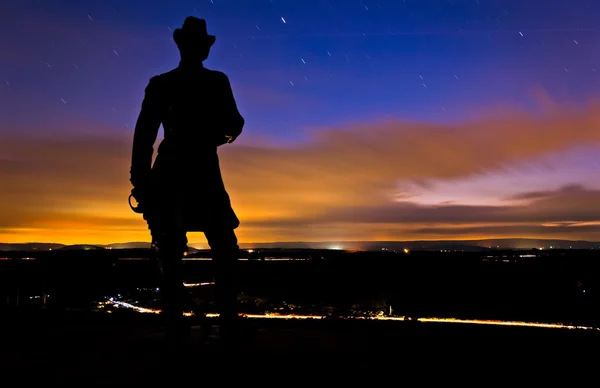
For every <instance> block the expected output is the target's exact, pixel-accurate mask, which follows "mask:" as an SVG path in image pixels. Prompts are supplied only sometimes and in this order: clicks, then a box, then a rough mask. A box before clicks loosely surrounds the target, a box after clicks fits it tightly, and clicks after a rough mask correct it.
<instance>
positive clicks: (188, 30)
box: [173, 16, 217, 47]
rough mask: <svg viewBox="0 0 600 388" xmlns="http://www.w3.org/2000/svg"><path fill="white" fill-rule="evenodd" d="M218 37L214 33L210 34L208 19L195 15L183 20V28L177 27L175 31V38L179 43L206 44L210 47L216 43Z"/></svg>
mask: <svg viewBox="0 0 600 388" xmlns="http://www.w3.org/2000/svg"><path fill="white" fill-rule="evenodd" d="M216 39H217V38H216V37H215V36H214V35H209V34H208V32H207V30H206V20H204V19H199V18H197V17H195V16H188V17H187V18H185V21H184V22H183V26H181V28H176V29H175V31H173V40H174V41H175V43H176V44H177V45H179V44H181V43H186V44H188V43H191V44H199V45H206V46H208V47H210V46H212V45H213V43H215V40H216Z"/></svg>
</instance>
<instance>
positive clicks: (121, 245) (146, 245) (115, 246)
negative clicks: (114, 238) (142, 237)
mask: <svg viewBox="0 0 600 388" xmlns="http://www.w3.org/2000/svg"><path fill="white" fill-rule="evenodd" d="M105 247H106V248H110V249H132V248H135V249H149V248H150V242H125V243H114V244H108V245H105Z"/></svg>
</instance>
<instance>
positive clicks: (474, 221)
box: [0, 105, 600, 243]
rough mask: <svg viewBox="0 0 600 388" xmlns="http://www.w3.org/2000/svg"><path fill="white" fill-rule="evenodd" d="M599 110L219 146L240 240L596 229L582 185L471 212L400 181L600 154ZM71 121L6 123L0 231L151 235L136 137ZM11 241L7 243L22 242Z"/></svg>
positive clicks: (595, 214)
mask: <svg viewBox="0 0 600 388" xmlns="http://www.w3.org/2000/svg"><path fill="white" fill-rule="evenodd" d="M597 108H598V107H597V106H594V105H591V106H589V107H588V109H585V110H580V111H570V110H569V111H563V112H557V111H554V112H551V113H547V114H546V116H544V117H540V116H528V115H526V114H524V113H521V112H515V113H513V114H512V115H510V116H506V117H503V118H497V117H491V118H488V119H487V120H483V119H481V120H479V121H476V122H470V123H465V124H463V125H452V126H445V125H433V124H430V125H425V124H423V125H418V124H404V123H401V122H390V121H387V122H373V123H370V124H369V123H365V124H357V125H354V126H351V127H348V128H333V129H327V128H324V129H321V130H319V131H317V132H315V133H313V137H312V138H311V140H310V141H308V142H306V143H303V144H297V145H294V146H274V145H269V144H267V145H260V144H257V143H252V144H246V145H244V144H243V143H240V144H234V145H227V146H224V147H222V151H221V152H220V155H221V164H222V168H223V175H224V179H225V183H226V186H227V187H228V190H229V192H230V195H231V198H232V202H233V205H234V207H235V209H236V211H237V212H238V214H239V216H240V218H241V220H242V226H241V227H240V229H239V230H238V234H239V236H240V240H241V241H274V240H280V239H286V240H298V239H305V240H308V241H317V240H331V239H334V238H337V239H359V240H368V239H402V238H403V236H404V237H405V236H412V237H414V238H415V239H418V238H421V237H427V236H433V235H435V236H440V235H444V234H445V235H448V236H459V235H460V236H464V237H465V238H467V237H470V236H472V235H474V234H477V233H492V232H493V233H499V234H502V233H511V234H512V235H511V236H520V237H526V236H522V235H520V234H519V233H545V232H544V231H548V234H549V235H550V234H553V235H555V234H556V233H557V231H559V230H560V231H561V233H563V232H564V233H567V232H568V233H572V235H573V236H574V237H576V236H578V235H579V234H578V233H584V232H585V233H588V232H589V233H592V229H593V228H591V227H587V226H586V227H585V228H584V229H581V228H580V227H576V226H566V225H562V226H560V228H563V229H552V228H556V227H558V226H542V225H549V224H553V225H556V223H561V222H563V223H564V222H574V223H581V222H587V223H588V225H590V224H589V223H590V222H592V223H593V222H595V221H600V214H599V211H598V210H597V209H600V206H598V205H600V203H599V201H598V199H597V198H598V197H600V196H599V195H598V194H599V192H597V191H595V189H589V188H586V187H584V186H581V185H570V186H565V187H563V188H561V189H560V190H558V191H552V190H550V191H548V192H543V193H542V192H535V191H536V190H528V189H527V188H526V187H523V190H522V191H523V192H522V193H520V194H518V195H517V199H519V201H518V203H511V202H510V201H507V202H506V203H505V204H504V205H503V204H502V203H497V202H494V203H493V205H485V204H479V205H476V206H475V205H468V204H457V203H458V202H454V201H452V198H446V199H445V200H444V201H442V202H445V203H444V204H442V205H439V204H438V205H423V204H419V202H418V199H419V196H418V195H415V194H414V193H410V192H403V191H402V190H401V189H399V184H401V183H402V182H415V183H416V184H417V185H418V186H420V187H422V188H423V189H424V190H427V189H431V188H432V187H435V182H438V181H440V180H445V181H447V182H452V181H453V180H463V181H464V180H469V179H475V178H476V177H477V176H478V174H481V173H482V172H485V173H487V174H491V175H492V176H493V175H494V174H500V173H502V172H503V171H505V170H507V169H509V168H513V169H514V168H518V166H519V164H520V163H524V162H527V163H530V164H531V163H533V164H535V162H536V161H537V160H541V159H543V158H547V157H549V156H551V155H555V154H557V153H561V152H565V151H568V150H570V149H573V148H577V147H580V146H582V145H585V146H588V147H595V146H598V145H599V144H598V143H599V142H600V132H598V131H597V128H598V124H600V109H597ZM65 125H66V126H68V127H69V128H65V129H63V128H44V129H45V130H46V133H47V135H45V136H43V137H41V136H32V135H29V134H30V133H32V131H31V129H27V128H0V132H2V133H8V134H11V135H10V136H8V137H6V138H4V139H3V141H2V142H1V143H0V180H1V181H2V182H4V184H3V190H1V191H0V214H2V218H1V220H0V227H1V228H4V229H5V230H11V228H27V227H28V225H29V226H31V225H34V226H35V228H36V230H37V232H27V233H29V234H26V233H25V232H24V234H22V238H23V239H25V238H27V239H31V238H33V237H35V236H40V235H42V236H51V235H52V230H54V234H55V235H57V236H58V237H57V239H59V238H60V236H61V235H64V236H72V238H73V239H74V241H75V240H77V239H80V238H82V237H81V235H80V234H78V233H76V232H74V230H75V229H74V228H87V229H86V230H95V231H96V232H95V233H96V234H95V236H97V237H96V238H97V239H96V240H94V241H90V240H87V241H80V240H77V241H79V242H90V243H102V242H112V241H127V240H130V239H132V238H130V237H129V236H134V235H135V236H140V235H142V236H143V235H145V234H147V231H146V225H145V223H144V222H143V220H141V217H139V215H136V214H134V213H132V212H131V211H130V209H129V207H128V205H127V202H126V201H127V196H128V195H129V190H130V186H129V181H128V179H129V160H130V159H129V158H130V151H131V140H132V136H116V135H115V136H111V135H108V134H110V133H115V131H112V130H111V129H110V128H104V127H102V126H100V125H98V124H94V123H81V122H76V123H69V124H65ZM73 128H88V129H89V130H88V131H87V132H85V133H76V132H74V130H73ZM67 129H68V130H67ZM37 132H39V131H37ZM242 136H251V134H243V135H242ZM515 166H517V167H515ZM432 182H433V184H432ZM572 183H573V182H556V184H557V185H560V184H563V185H565V184H572ZM544 190H546V188H544ZM537 191H539V190H537ZM508 199H510V198H508ZM59 221H60V222H59ZM94 225H95V227H94ZM111 225H112V227H111ZM53 228H54V229H53ZM111 228H112V229H111ZM549 228H550V229H549ZM461 230H462V232H461ZM594 230H595V229H594ZM511 231H512V232H511ZM35 233H38V234H37V235H36V234H35ZM69 233H71V234H69ZM593 233H595V232H593ZM93 235H94V234H93V233H91V232H90V233H88V234H86V235H85V236H86V238H91V237H90V236H93ZM1 236H2V232H0V239H1ZM536 237H539V236H536ZM7 238H10V239H11V241H13V240H14V234H13V237H8V235H7ZM195 238H196V237H194V238H193V239H195ZM193 239H192V241H193ZM198 239H199V241H203V240H202V237H198ZM100 240H101V241H100ZM74 241H66V242H74Z"/></svg>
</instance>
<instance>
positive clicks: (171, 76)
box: [130, 16, 244, 342]
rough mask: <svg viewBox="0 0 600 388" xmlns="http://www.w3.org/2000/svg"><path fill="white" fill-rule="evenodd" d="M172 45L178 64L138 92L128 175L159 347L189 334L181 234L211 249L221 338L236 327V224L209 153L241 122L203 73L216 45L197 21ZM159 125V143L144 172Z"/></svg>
mask: <svg viewBox="0 0 600 388" xmlns="http://www.w3.org/2000/svg"><path fill="white" fill-rule="evenodd" d="M173 40H174V41H175V43H176V44H177V47H178V48H179V51H180V54H181V61H180V63H179V66H178V67H177V68H175V69H173V70H171V71H169V72H167V73H164V74H161V75H158V76H155V77H152V78H151V79H150V81H149V83H148V85H147V87H146V90H145V97H144V100H143V102H142V109H141V112H140V115H139V117H138V120H137V124H136V127H135V133H134V138H133V151H132V160H131V171H130V172H131V183H132V185H133V190H132V196H133V197H134V198H135V199H136V200H137V202H138V208H137V209H134V210H137V211H138V212H142V213H143V215H144V219H145V220H146V221H147V223H148V227H149V229H150V233H151V236H152V244H153V246H154V247H155V249H157V251H158V258H159V263H160V266H161V275H162V283H163V284H162V299H163V306H164V307H163V314H164V317H165V328H166V335H167V339H168V340H169V341H172V340H174V341H175V342H178V341H181V340H182V339H184V338H185V337H187V335H188V334H189V326H186V325H185V324H184V320H183V309H184V307H185V306H184V304H185V303H186V293H185V289H184V286H183V278H182V258H183V255H184V252H185V251H187V242H188V240H187V232H204V234H205V236H206V239H207V241H208V244H209V246H210V248H211V253H212V258H213V265H214V268H215V287H216V291H217V307H218V310H219V314H220V330H221V334H222V335H225V332H226V331H227V329H228V328H233V327H234V325H235V323H236V321H237V317H238V313H237V280H236V279H237V271H236V263H237V258H238V251H239V248H238V245H237V237H236V235H235V231H234V230H235V229H236V228H237V227H238V226H239V223H240V222H239V220H238V218H237V216H236V214H235V212H234V211H233V209H232V207H231V203H230V199H229V195H228V193H227V191H226V190H225V186H224V184H223V179H222V177H221V171H220V167H219V158H218V154H217V147H219V146H222V145H225V144H228V143H233V142H234V141H235V140H236V138H237V137H238V136H239V135H240V133H241V132H242V128H243V126H244V119H243V118H242V116H241V115H240V113H239V111H238V109H237V105H236V102H235V99H234V96H233V92H232V90H231V85H230V83H229V79H228V77H227V76H226V75H225V74H224V73H222V72H219V71H215V70H209V69H207V68H205V67H204V66H203V61H204V60H205V59H206V58H207V57H208V54H209V51H210V48H211V47H212V45H213V44H214V42H215V40H216V38H215V36H213V35H208V33H207V29H206V22H205V20H203V19H198V18H196V17H192V16H190V17H187V18H186V19H185V21H184V23H183V26H182V27H181V28H178V29H176V30H175V31H174V33H173ZM161 124H162V126H163V130H164V139H163V141H162V142H161V143H160V145H159V147H158V152H157V156H156V160H155V162H154V165H152V154H153V151H154V150H153V145H154V142H155V141H156V138H157V134H158V129H159V127H160V125H161ZM130 198H131V197H130Z"/></svg>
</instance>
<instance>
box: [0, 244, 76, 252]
mask: <svg viewBox="0 0 600 388" xmlns="http://www.w3.org/2000/svg"><path fill="white" fill-rule="evenodd" d="M64 246H65V244H55V243H19V244H10V243H0V251H48V250H50V249H60V248H62V247H64Z"/></svg>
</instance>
